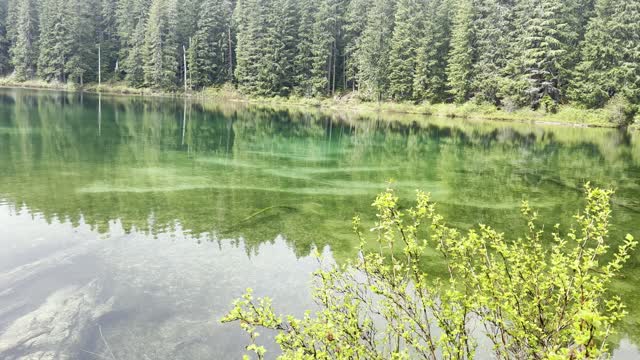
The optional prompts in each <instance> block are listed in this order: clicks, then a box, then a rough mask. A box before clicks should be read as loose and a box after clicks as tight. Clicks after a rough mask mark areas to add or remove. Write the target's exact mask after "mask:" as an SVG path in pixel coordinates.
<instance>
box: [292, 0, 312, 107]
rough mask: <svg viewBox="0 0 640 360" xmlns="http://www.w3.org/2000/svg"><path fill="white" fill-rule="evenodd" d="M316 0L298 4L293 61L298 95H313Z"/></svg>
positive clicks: (295, 88) (303, 0) (303, 1)
mask: <svg viewBox="0 0 640 360" xmlns="http://www.w3.org/2000/svg"><path fill="white" fill-rule="evenodd" d="M315 4H316V2H315V1H314V0H300V1H299V6H298V17H299V19H298V36H297V39H296V40H297V45H296V49H295V50H296V52H295V57H294V61H293V68H294V82H295V87H294V91H295V93H297V94H298V95H301V96H307V97H311V96H313V81H311V71H312V63H311V61H309V60H310V59H311V57H312V49H313V44H314V32H313V29H314V23H315V13H316V11H315V9H316V7H315Z"/></svg>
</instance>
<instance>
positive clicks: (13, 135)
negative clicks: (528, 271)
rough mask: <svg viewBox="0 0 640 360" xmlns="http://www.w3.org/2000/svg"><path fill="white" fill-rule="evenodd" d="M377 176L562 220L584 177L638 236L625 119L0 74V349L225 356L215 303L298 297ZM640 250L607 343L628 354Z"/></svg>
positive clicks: (474, 215) (452, 205)
mask: <svg viewBox="0 0 640 360" xmlns="http://www.w3.org/2000/svg"><path fill="white" fill-rule="evenodd" d="M389 179H396V181H395V185H394V186H395V188H396V189H398V191H399V193H400V194H401V195H402V196H403V197H404V198H405V199H406V201H405V203H406V204H410V202H409V201H410V200H411V197H412V196H413V193H414V191H415V190H416V189H423V190H425V191H429V192H431V193H432V195H433V198H434V199H435V200H436V201H437V202H438V204H439V205H438V206H439V209H440V211H441V212H442V214H443V215H445V216H446V217H447V218H449V219H450V221H451V222H452V223H453V224H454V225H455V226H458V227H460V228H468V227H470V226H472V225H473V224H476V223H487V224H491V225H493V226H495V227H497V228H498V229H500V230H502V231H505V232H515V231H519V230H521V229H523V225H524V224H523V222H522V220H521V219H520V218H519V215H518V208H519V205H520V202H521V200H523V199H529V201H530V203H531V204H532V205H533V206H534V207H536V208H537V209H538V210H539V211H540V213H541V217H542V219H543V220H545V221H547V222H548V223H556V222H560V223H561V224H562V225H563V226H564V227H565V228H566V227H568V226H569V223H568V219H569V218H570V215H571V214H573V213H575V212H576V211H577V210H578V209H579V208H580V207H581V206H582V204H583V202H582V200H581V192H580V188H581V186H582V184H584V182H585V181H587V180H590V181H592V182H593V183H595V184H598V185H603V186H612V187H614V188H615V189H616V190H617V194H616V198H615V200H614V201H615V203H614V219H613V224H614V228H613V232H612V236H613V238H615V239H618V238H621V236H622V235H623V234H626V233H627V232H631V233H634V235H636V237H638V236H640V234H639V233H638V232H637V229H638V224H639V223H640V222H639V220H640V136H639V134H636V133H627V132H619V131H615V130H603V129H581V128H565V127H543V126H532V125H527V124H521V125H514V124H505V123H478V122H465V121H460V120H455V121H454V120H448V119H424V118H419V117H415V118H412V117H407V116H399V115H398V116H392V115H384V116H383V118H377V117H361V116H360V117H359V116H355V115H350V114H337V115H332V116H327V115H323V114H320V113H317V112H312V111H310V112H302V111H291V110H289V111H286V110H274V109H267V108H258V107H246V106H239V105H238V106H233V105H229V104H217V105H216V104H194V103H185V102H184V101H182V100H168V99H151V100H143V99H140V98H124V97H107V96H102V97H98V96H89V95H86V94H85V95H78V94H64V93H57V92H44V91H42V92H39V91H27V90H13V89H0V358H2V359H8V360H9V359H27V358H29V359H31V358H33V359H36V358H37V359H40V358H42V359H101V358H116V359H119V360H122V359H218V358H219V359H226V358H238V357H239V356H240V355H241V354H242V353H243V345H244V344H245V343H246V340H245V338H244V337H243V336H242V334H241V332H240V331H238V329H237V328H236V327H235V326H233V325H220V324H219V323H218V320H219V319H220V317H221V316H222V315H223V314H224V313H225V311H227V310H228V309H229V306H230V305H229V304H230V302H231V301H232V300H233V299H234V298H236V297H238V296H239V295H241V294H242V292H243V290H244V289H245V288H246V287H253V288H254V289H255V291H256V294H257V295H268V296H271V297H272V298H274V303H275V304H276V308H277V310H279V311H282V312H284V311H286V312H289V313H294V314H300V313H301V312H302V311H303V309H305V308H309V307H311V306H312V302H311V299H310V296H309V290H308V288H309V281H310V277H309V274H310V273H311V272H312V271H313V270H314V269H315V268H316V266H317V262H316V261H315V260H314V259H312V257H311V256H309V255H310V250H311V249H312V248H314V247H317V248H319V249H321V250H322V251H323V252H324V254H325V255H326V257H327V258H329V259H332V261H337V262H342V261H344V260H345V259H347V258H350V257H352V256H354V255H355V250H354V248H355V246H356V245H357V241H356V240H355V239H354V237H353V236H351V234H350V219H351V217H352V216H353V215H355V214H361V215H362V216H363V217H364V218H365V220H368V221H371V220H372V210H371V208H370V204H371V202H372V199H373V198H374V197H375V195H376V194H377V193H378V192H380V191H382V190H384V189H385V187H386V186H387V185H386V183H387V181H388V180H389ZM639 264H640V254H638V255H636V256H634V258H633V259H632V261H631V264H630V265H629V267H628V268H627V270H626V272H625V277H624V279H622V280H621V281H619V282H618V283H616V286H615V291H616V292H617V293H619V294H620V295H621V296H622V297H623V298H624V300H625V301H626V303H627V304H628V305H629V316H628V317H627V319H626V320H625V323H624V324H623V326H622V331H621V334H620V335H619V336H617V337H616V338H615V339H614V340H613V343H612V347H613V348H614V349H616V350H615V358H617V359H633V358H638V357H639V356H640V353H639V352H638V350H637V348H638V344H640V324H639V322H640V298H639V295H640V287H639V286H638V285H640V267H639ZM433 271H435V272H437V271H438V269H437V268H434V269H433ZM270 347H272V346H270ZM112 354H113V355H112ZM271 355H274V352H271Z"/></svg>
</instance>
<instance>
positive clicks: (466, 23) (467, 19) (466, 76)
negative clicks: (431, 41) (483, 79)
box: [447, 0, 475, 103]
mask: <svg viewBox="0 0 640 360" xmlns="http://www.w3.org/2000/svg"><path fill="white" fill-rule="evenodd" d="M455 11H456V13H455V16H454V20H453V28H452V30H451V49H450V51H449V64H448V66H447V79H448V85H449V87H450V90H449V92H450V93H451V95H453V99H454V101H456V102H459V103H461V102H464V101H467V100H469V98H470V96H471V81H472V78H473V77H472V72H471V70H472V66H473V61H474V56H475V54H474V51H473V44H474V34H473V29H472V27H471V26H472V19H473V5H472V3H471V0H459V1H458V3H457V7H456V10H455Z"/></svg>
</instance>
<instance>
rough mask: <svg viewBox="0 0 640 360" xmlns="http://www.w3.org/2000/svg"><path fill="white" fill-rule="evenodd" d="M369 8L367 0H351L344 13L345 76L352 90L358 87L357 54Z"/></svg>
mask: <svg viewBox="0 0 640 360" xmlns="http://www.w3.org/2000/svg"><path fill="white" fill-rule="evenodd" d="M370 9H371V6H370V1H369V0H351V1H349V4H348V6H347V10H346V13H345V26H344V28H345V47H344V52H345V77H346V79H347V81H346V82H347V83H350V84H351V89H352V90H354V91H355V90H356V89H357V88H358V87H359V84H358V74H359V72H360V71H359V69H358V54H359V53H360V48H361V44H362V33H363V32H364V29H365V28H366V26H367V18H368V16H369V10H370Z"/></svg>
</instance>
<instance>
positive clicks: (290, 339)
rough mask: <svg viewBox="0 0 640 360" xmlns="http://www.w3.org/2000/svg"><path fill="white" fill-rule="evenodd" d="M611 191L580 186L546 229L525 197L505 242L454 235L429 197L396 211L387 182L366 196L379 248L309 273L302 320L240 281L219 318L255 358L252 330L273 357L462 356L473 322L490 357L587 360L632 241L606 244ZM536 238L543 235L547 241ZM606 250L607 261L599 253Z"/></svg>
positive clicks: (603, 351)
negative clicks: (571, 212) (273, 349)
mask: <svg viewBox="0 0 640 360" xmlns="http://www.w3.org/2000/svg"><path fill="white" fill-rule="evenodd" d="M611 195H612V191H610V190H603V189H599V188H591V187H589V185H587V186H586V200H587V201H586V207H585V208H584V210H583V211H582V212H581V213H579V214H578V215H576V216H575V226H574V227H572V228H571V229H570V230H568V231H567V232H566V233H564V234H562V233H561V231H560V229H559V226H558V225H556V226H555V227H554V230H553V232H552V233H551V234H550V236H548V237H547V236H545V232H544V231H543V230H542V228H541V227H539V226H538V225H537V222H536V218H537V214H536V212H535V211H533V210H532V209H531V208H530V207H529V205H528V204H527V203H526V202H524V203H523V205H522V215H523V217H524V218H525V220H526V223H527V231H526V233H525V234H524V235H523V236H522V237H520V238H517V239H511V240H508V239H507V238H505V236H504V234H501V233H498V232H497V231H495V230H494V229H492V228H491V227H489V226H486V225H479V226H478V227H477V228H475V229H473V230H469V231H468V232H466V233H462V232H460V231H458V230H456V229H454V228H451V227H449V226H448V225H447V224H446V222H445V220H444V218H443V217H442V216H440V215H439V214H438V213H437V212H436V207H435V204H433V203H432V202H431V200H430V198H429V195H427V194H425V193H422V192H418V194H417V203H416V205H415V206H414V207H413V208H411V209H408V210H405V211H402V210H401V209H400V208H399V206H398V198H397V197H396V195H395V194H394V192H393V191H392V190H388V191H387V192H385V193H382V194H380V195H379V196H378V197H377V199H376V200H375V202H374V203H373V206H374V207H375V208H376V209H377V212H378V215H377V217H378V220H377V222H376V225H375V227H374V231H375V232H376V233H377V241H378V243H379V245H380V249H379V251H375V252H366V251H365V250H364V243H365V241H364V239H363V235H362V232H361V230H360V220H359V219H358V218H356V219H354V229H355V231H356V234H357V235H358V236H359V237H360V250H361V253H360V256H359V257H358V259H356V260H355V261H353V262H352V263H350V264H347V265H345V266H342V267H337V266H332V267H329V268H327V269H321V270H319V271H317V272H316V273H315V281H316V282H315V285H314V292H313V294H314V298H315V300H316V301H317V303H318V304H319V305H320V309H319V310H318V311H316V312H315V313H314V314H312V313H311V312H307V313H306V314H305V315H304V317H303V318H301V319H298V318H295V317H293V316H287V317H284V318H283V317H281V316H277V315H276V314H275V313H274V310H273V308H272V305H271V302H270V300H269V299H268V298H263V299H259V300H256V299H254V297H253V295H252V293H251V290H248V291H247V293H246V294H245V295H244V297H243V298H242V299H240V300H238V301H236V302H235V304H234V307H233V309H232V310H231V311H230V312H229V313H228V315H227V316H226V317H225V318H224V319H222V321H223V322H235V321H237V322H239V323H240V326H241V327H242V328H243V329H244V330H246V331H247V332H248V333H249V335H250V338H251V340H252V343H251V345H249V346H248V347H247V349H248V350H249V351H252V352H254V353H255V354H257V357H258V358H263V356H264V353H265V349H264V348H263V347H262V346H259V345H258V344H257V343H256V338H257V337H258V333H257V331H256V330H257V328H258V327H263V328H268V329H273V330H276V331H278V335H277V336H276V341H277V342H278V344H279V345H280V347H281V349H282V354H281V356H280V358H281V359H408V358H422V359H437V358H445V359H471V358H473V357H474V356H475V353H476V348H477V342H478V334H477V333H473V332H472V329H473V328H482V329H483V331H482V333H483V334H482V336H484V337H486V338H488V339H489V340H490V341H491V343H492V345H493V347H492V351H493V352H494V355H495V357H497V358H499V359H525V358H526V359H592V358H599V357H605V356H606V355H607V354H608V351H609V349H608V347H607V338H608V337H609V336H610V335H611V334H612V333H613V331H614V325H615V324H616V322H618V321H619V320H620V319H621V318H622V317H623V316H624V315H625V310H624V305H623V304H622V303H621V301H620V299H619V298H618V297H616V296H611V294H609V292H608V290H607V288H608V285H609V284H610V282H611V280H612V279H613V278H614V277H615V276H616V275H617V274H618V273H619V272H620V270H621V268H622V266H623V264H624V263H625V262H626V260H627V259H628V258H629V256H630V255H629V254H630V252H631V251H632V250H633V249H634V248H635V246H636V244H637V242H636V241H634V240H633V238H632V237H631V235H627V237H626V239H625V240H624V242H623V243H622V245H621V246H619V247H618V248H617V250H616V251H614V252H612V251H611V244H610V241H609V238H608V235H609V233H608V232H609V218H610V214H611V209H610V197H611ZM543 238H544V239H548V242H549V243H546V242H545V241H546V240H544V241H543ZM430 252H438V253H439V254H440V256H441V257H442V259H443V261H444V266H445V268H446V272H447V274H448V276H443V277H441V278H438V277H430V276H429V275H428V274H427V273H425V272H424V271H423V267H422V266H421V261H422V260H423V259H424V256H425V255H427V254H429V253H430ZM605 259H610V260H608V261H605Z"/></svg>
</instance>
